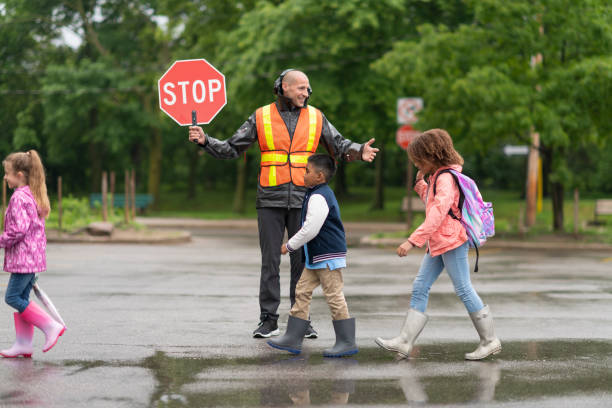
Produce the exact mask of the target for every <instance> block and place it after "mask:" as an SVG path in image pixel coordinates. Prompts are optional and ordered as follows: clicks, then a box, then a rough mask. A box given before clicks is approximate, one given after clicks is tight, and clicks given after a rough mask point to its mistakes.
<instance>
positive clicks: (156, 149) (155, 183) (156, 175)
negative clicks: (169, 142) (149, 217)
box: [147, 128, 163, 209]
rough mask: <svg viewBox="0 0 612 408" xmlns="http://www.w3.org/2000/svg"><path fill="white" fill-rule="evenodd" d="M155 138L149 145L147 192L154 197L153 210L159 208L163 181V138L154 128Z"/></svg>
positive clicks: (152, 130)
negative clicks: (160, 185)
mask: <svg viewBox="0 0 612 408" xmlns="http://www.w3.org/2000/svg"><path fill="white" fill-rule="evenodd" d="M151 132H152V133H153V137H152V138H151V143H150V144H149V149H150V150H149V177H148V178H147V179H148V180H147V181H148V185H147V192H148V193H149V194H151V195H152V196H153V208H155V209H157V208H159V183H160V180H161V161H162V149H163V146H162V137H161V132H160V131H159V129H157V128H152V129H151Z"/></svg>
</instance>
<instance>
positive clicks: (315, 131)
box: [255, 103, 323, 187]
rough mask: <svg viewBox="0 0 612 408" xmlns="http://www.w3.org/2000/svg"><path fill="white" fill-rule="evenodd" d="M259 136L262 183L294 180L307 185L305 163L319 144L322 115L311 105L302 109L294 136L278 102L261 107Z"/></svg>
mask: <svg viewBox="0 0 612 408" xmlns="http://www.w3.org/2000/svg"><path fill="white" fill-rule="evenodd" d="M255 122H256V124H257V138H258V140H259V149H260V150H261V163H260V171H259V183H260V184H261V186H262V187H272V186H278V185H280V184H285V183H289V182H292V183H293V184H295V185H296V186H303V185H304V174H305V173H306V163H307V161H308V157H310V156H311V155H312V154H313V153H314V152H315V151H316V150H317V147H318V146H319V138H320V137H321V128H322V127H323V116H322V115H321V111H319V110H318V109H316V108H313V107H312V106H307V107H306V108H302V109H301V111H300V117H299V118H298V122H297V125H296V126H295V132H293V139H291V138H290V137H289V131H288V130H287V126H286V125H285V122H284V121H283V118H282V117H281V115H280V113H278V109H277V108H276V104H275V103H272V104H270V105H266V106H262V107H261V108H259V109H257V111H256V112H255Z"/></svg>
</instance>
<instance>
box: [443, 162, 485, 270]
mask: <svg viewBox="0 0 612 408" xmlns="http://www.w3.org/2000/svg"><path fill="white" fill-rule="evenodd" d="M442 173H450V174H451V175H452V176H453V178H454V179H455V182H456V183H457V186H459V209H460V210H461V218H458V217H457V216H456V215H455V214H454V213H453V212H452V210H449V211H448V214H449V215H450V216H451V217H453V218H454V219H456V220H459V222H461V225H463V227H464V228H465V231H466V232H467V236H468V242H469V245H470V248H476V265H475V267H474V272H478V255H479V254H478V248H479V247H481V246H482V245H483V244H484V243H485V242H486V240H487V238H489V237H492V236H494V235H495V218H494V217H493V204H491V203H488V202H485V201H483V200H482V195H481V194H480V191H479V190H478V186H477V185H476V182H474V180H472V179H471V178H469V177H468V176H466V175H465V174H463V173H461V172H458V171H456V170H452V169H444V170H442V171H440V173H439V174H438V176H436V180H434V196H435V195H436V184H435V183H436V181H437V177H439V176H440V174H442Z"/></svg>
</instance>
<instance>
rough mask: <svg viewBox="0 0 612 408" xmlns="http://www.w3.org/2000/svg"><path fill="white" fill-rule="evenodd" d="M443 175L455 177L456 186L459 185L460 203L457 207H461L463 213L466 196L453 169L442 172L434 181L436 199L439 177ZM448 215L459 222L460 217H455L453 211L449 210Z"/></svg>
mask: <svg viewBox="0 0 612 408" xmlns="http://www.w3.org/2000/svg"><path fill="white" fill-rule="evenodd" d="M442 173H450V175H451V176H453V179H454V180H455V184H457V188H458V189H459V203H458V204H457V207H459V211H461V209H462V208H463V202H464V201H465V195H464V194H463V190H461V185H460V184H459V180H458V179H457V176H456V175H455V173H453V172H452V170H451V169H444V170H441V171H440V172H439V173H438V175H437V176H436V178H435V179H434V181H433V193H434V197H435V195H436V183H437V182H438V177H440V174H442ZM448 215H450V216H451V217H452V218H454V219H456V220H457V221H459V217H457V216H456V215H455V213H454V212H453V210H452V209H449V210H448Z"/></svg>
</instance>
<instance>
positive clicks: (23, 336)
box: [0, 150, 65, 357]
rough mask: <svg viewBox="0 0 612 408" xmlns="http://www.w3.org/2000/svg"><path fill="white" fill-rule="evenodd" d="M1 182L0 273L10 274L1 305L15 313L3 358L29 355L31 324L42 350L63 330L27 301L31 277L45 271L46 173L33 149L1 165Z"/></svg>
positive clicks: (36, 306) (52, 344)
mask: <svg viewBox="0 0 612 408" xmlns="http://www.w3.org/2000/svg"><path fill="white" fill-rule="evenodd" d="M2 165H3V167H4V181H6V183H7V184H8V186H9V188H12V189H14V190H15V191H14V193H13V195H12V196H11V200H10V201H9V205H8V208H7V210H6V214H5V217H4V233H3V234H2V235H1V236H0V248H4V270H5V271H6V272H9V273H10V274H11V277H10V279H9V283H8V286H7V289H6V295H5V300H6V303H7V304H8V305H9V306H11V307H13V308H14V309H16V310H17V312H16V313H14V319H15V332H16V334H17V336H16V337H17V340H16V341H15V344H13V346H12V347H11V348H9V349H6V350H2V351H0V355H2V356H3V357H19V356H23V357H31V356H32V338H33V336H34V326H36V327H38V328H39V329H40V330H42V331H43V333H44V334H45V345H44V346H43V352H46V351H49V350H50V349H51V348H52V347H53V346H54V345H55V343H57V340H58V338H59V336H61V335H62V334H63V333H64V330H65V327H64V326H63V325H62V324H60V323H58V322H56V321H55V320H54V319H53V318H51V317H50V316H49V315H48V314H47V313H46V312H45V311H44V310H43V309H42V308H41V307H40V306H38V305H37V304H36V303H34V302H33V301H30V291H31V290H32V285H33V284H34V281H35V277H36V274H37V273H39V272H43V271H44V270H46V269H47V260H46V254H45V251H46V248H47V238H46V235H45V218H46V217H47V216H48V215H49V211H50V209H51V208H50V205H49V197H47V185H46V184H45V170H44V168H43V165H42V162H41V160H40V156H39V155H38V153H37V152H36V151H35V150H30V151H28V152H25V153H24V152H17V153H12V154H10V155H8V156H7V158H6V159H5V160H4V161H3V162H2Z"/></svg>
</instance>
